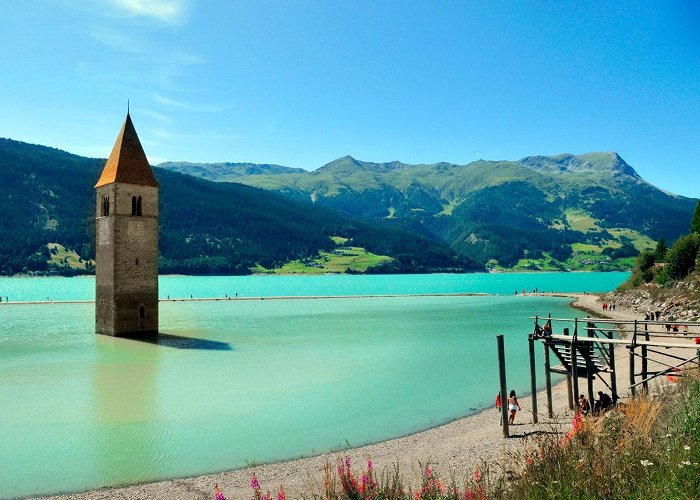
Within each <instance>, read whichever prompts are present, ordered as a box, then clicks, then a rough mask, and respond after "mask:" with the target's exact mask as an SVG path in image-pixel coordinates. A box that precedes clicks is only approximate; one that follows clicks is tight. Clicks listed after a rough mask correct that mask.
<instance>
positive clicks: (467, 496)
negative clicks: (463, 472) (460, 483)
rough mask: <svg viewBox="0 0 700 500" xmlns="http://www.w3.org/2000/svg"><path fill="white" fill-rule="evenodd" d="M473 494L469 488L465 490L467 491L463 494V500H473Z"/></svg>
mask: <svg viewBox="0 0 700 500" xmlns="http://www.w3.org/2000/svg"><path fill="white" fill-rule="evenodd" d="M473 498H474V494H473V493H472V490H471V488H467V491H465V492H464V500H473Z"/></svg>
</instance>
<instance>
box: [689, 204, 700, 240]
mask: <svg viewBox="0 0 700 500" xmlns="http://www.w3.org/2000/svg"><path fill="white" fill-rule="evenodd" d="M690 233H691V234H692V233H700V200H698V204H697V205H695V212H693V220H692V221H691V222H690Z"/></svg>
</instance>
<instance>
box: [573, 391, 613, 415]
mask: <svg viewBox="0 0 700 500" xmlns="http://www.w3.org/2000/svg"><path fill="white" fill-rule="evenodd" d="M614 404H615V402H614V401H613V398H612V397H610V395H608V394H606V393H604V392H603V391H598V400H597V401H594V402H593V413H594V414H598V413H601V412H604V411H607V410H608V409H610V408H612V407H613V405H614ZM578 412H579V413H581V414H582V415H588V414H589V413H590V412H591V404H590V402H589V401H588V399H587V398H586V396H584V395H583V394H580V395H579V397H578Z"/></svg>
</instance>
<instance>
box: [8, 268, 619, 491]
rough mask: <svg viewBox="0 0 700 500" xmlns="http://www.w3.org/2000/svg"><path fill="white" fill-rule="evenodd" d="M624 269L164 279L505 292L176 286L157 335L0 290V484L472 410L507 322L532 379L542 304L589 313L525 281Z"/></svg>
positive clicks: (85, 482)
mask: <svg viewBox="0 0 700 500" xmlns="http://www.w3.org/2000/svg"><path fill="white" fill-rule="evenodd" d="M626 277H627V274H626V273H567V274H554V273H552V274H517V275H516V274H501V275H499V274H483V275H426V276H321V277H307V276H263V277H163V278H161V296H162V297H166V296H167V295H168V294H169V295H171V297H173V298H174V297H189V295H190V293H191V294H192V295H193V296H195V297H220V296H223V295H224V294H226V293H228V294H231V295H233V294H235V293H236V292H238V293H239V296H246V297H261V296H262V297H272V296H293V295H294V296H299V295H304V296H308V295H311V296H322V295H333V296H336V295H366V294H372V295H374V294H377V295H387V294H427V293H502V294H507V295H503V296H483V297H482V296H421V297H405V296H404V297H373V298H332V299H304V300H298V299H297V300H290V299H276V300H254V301H251V300H245V301H243V300H239V301H236V300H232V301H214V302H197V301H193V302H163V303H161V306H160V307H161V312H160V318H161V325H160V330H161V332H162V335H161V339H160V344H159V345H155V344H151V343H146V342H139V341H134V340H126V339H118V338H110V337H104V336H99V335H95V334H94V333H93V329H94V305H93V304H91V303H77V304H58V303H56V304H24V305H9V306H7V305H2V306H0V443H1V445H0V464H2V471H1V472H0V497H3V498H11V497H14V496H23V495H30V494H45V493H55V492H63V491H76V490H86V489H94V488H97V487H101V486H106V485H118V484H127V483H133V482H140V481H149V480H155V479H162V478H170V477H177V476H188V475H195V474H202V473H207V472H214V471H220V470H226V469H231V468H236V467H242V466H245V465H246V463H247V462H252V461H274V460H282V459H287V458H295V457H299V456H301V455H309V454H313V453H318V452H322V451H327V450H329V449H337V448H341V447H346V446H347V445H348V443H349V444H350V445H352V446H358V445H361V444H365V443H369V442H375V441H380V440H384V439H388V438H391V437H395V436H399V435H404V434H408V433H412V432H416V431H418V430H422V429H426V428H428V427H431V426H435V425H438V424H441V423H444V422H447V421H450V420H452V419H454V418H457V417H461V416H464V415H468V414H470V413H473V412H475V411H478V410H479V409H483V408H485V407H487V406H490V405H491V404H492V401H493V399H494V396H495V394H496V392H497V391H498V387H497V384H498V382H497V380H498V374H497V371H498V369H497V363H496V340H495V335H496V334H497V333H502V334H504V336H505V342H506V357H507V362H508V380H509V387H511V388H514V389H516V390H517V391H518V392H521V393H525V392H527V391H528V390H529V369H528V358H527V334H528V333H530V331H531V330H532V322H531V320H530V319H529V316H532V315H535V314H539V315H546V314H547V313H551V314H552V315H553V316H575V315H578V316H579V317H581V316H582V313H580V312H577V311H575V310H573V309H571V308H570V307H569V305H568V303H569V300H568V299H561V298H545V297H535V296H525V297H523V296H514V295H513V291H514V290H515V289H518V290H521V289H522V288H526V289H533V288H535V287H538V288H539V289H540V290H542V291H550V290H554V291H565V290H566V291H584V290H588V291H606V290H610V289H612V288H614V287H615V286H617V285H618V284H619V283H620V282H622V281H623V280H624V279H625V278H626ZM0 294H2V295H3V296H5V295H6V296H9V297H10V300H41V299H46V298H47V297H51V298H52V299H53V300H56V301H58V300H88V299H91V298H93V297H94V280H93V279H91V278H0ZM537 352H538V355H541V352H540V350H538V351H537ZM538 366H541V362H538ZM541 379H542V377H541V376H540V380H541ZM484 381H489V382H488V383H484ZM494 425H498V421H497V420H494Z"/></svg>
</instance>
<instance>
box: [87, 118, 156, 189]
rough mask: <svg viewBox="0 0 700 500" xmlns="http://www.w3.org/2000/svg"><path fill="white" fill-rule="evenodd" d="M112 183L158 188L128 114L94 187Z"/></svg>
mask: <svg viewBox="0 0 700 500" xmlns="http://www.w3.org/2000/svg"><path fill="white" fill-rule="evenodd" d="M113 182H124V183H127V184H137V185H140V186H154V187H158V181H156V178H155V176H154V175H153V171H152V170H151V166H150V165H149V164H148V160H147V159H146V153H144V152H143V148H142V147H141V141H139V136H138V135H136V129H135V128H134V124H133V123H132V122H131V116H129V113H128V112H127V114H126V120H124V125H122V129H121V130H120V131H119V136H117V141H116V142H115V143H114V147H113V148H112V153H111V154H110V155H109V159H108V160H107V163H106V164H105V168H104V170H102V175H100V180H98V181H97V184H95V187H100V186H104V185H107V184H112V183H113Z"/></svg>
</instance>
